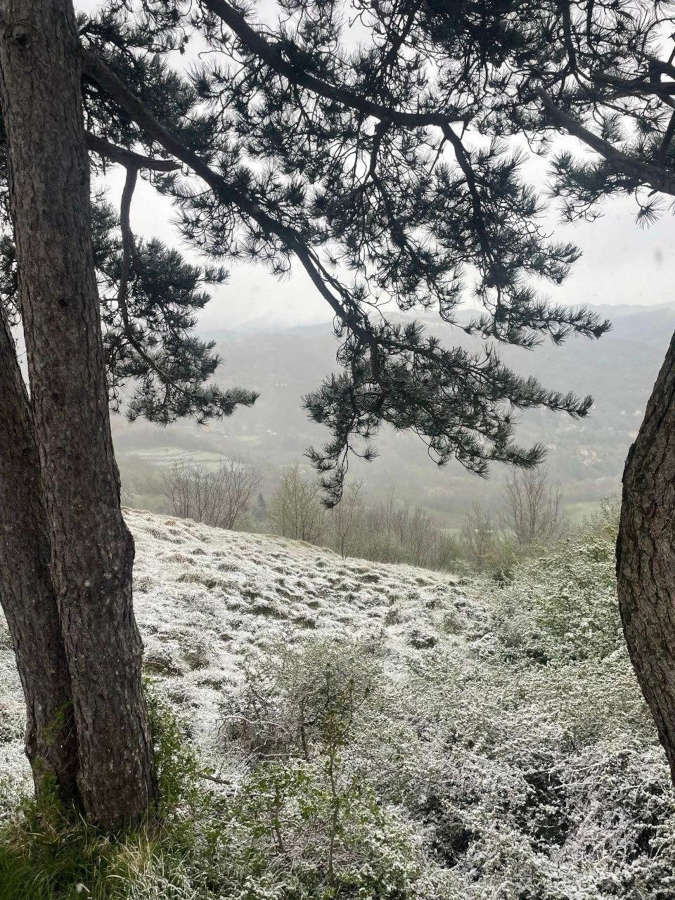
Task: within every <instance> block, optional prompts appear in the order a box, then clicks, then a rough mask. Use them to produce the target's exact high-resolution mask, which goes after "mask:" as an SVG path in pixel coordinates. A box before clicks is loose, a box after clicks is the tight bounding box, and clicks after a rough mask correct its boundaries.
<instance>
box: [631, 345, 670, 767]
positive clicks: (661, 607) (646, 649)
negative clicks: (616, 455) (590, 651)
mask: <svg viewBox="0 0 675 900" xmlns="http://www.w3.org/2000/svg"><path fill="white" fill-rule="evenodd" d="M616 573H617V579H618V591H619V606H620V609H621V618H622V621H623V629H624V634H625V636H626V642H627V644H628V650H629V652H630V657H631V660H632V662H633V667H634V668H635V672H636V674H637V677H638V681H639V682H640V687H641V688H642V692H643V694H644V696H645V699H646V700H647V703H648V704H649V708H650V709H651V711H652V715H653V716H654V719H655V721H656V726H657V729H658V733H659V737H660V739H661V743H662V744H663V746H664V747H665V749H666V753H667V755H668V761H669V763H670V769H671V775H672V778H673V782H674V783H675V335H673V338H672V340H671V342H670V347H669V349H668V353H667V355H666V360H665V362H664V364H663V367H662V369H661V371H660V373H659V376H658V378H657V380H656V384H655V385H654V390H653V392H652V395H651V397H650V398H649V403H648V404H647V412H646V413H645V418H644V421H643V423H642V426H641V427H640V431H639V433H638V436H637V438H636V440H635V443H634V444H633V446H632V447H631V449H630V452H629V454H628V459H627V460H626V467H625V470H624V474H623V497H622V503H621V523H620V526H619V539H618V541H617V547H616Z"/></svg>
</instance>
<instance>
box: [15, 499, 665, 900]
mask: <svg viewBox="0 0 675 900" xmlns="http://www.w3.org/2000/svg"><path fill="white" fill-rule="evenodd" d="M126 516H127V521H128V523H129V525H130V527H131V529H132V531H133V533H134V537H135V539H136V567H135V572H134V580H135V605H136V614H137V618H138V621H139V625H140V628H141V632H142V635H143V639H144V642H145V647H146V655H145V663H146V671H147V674H148V676H149V677H150V678H151V680H152V683H153V691H154V692H155V693H156V694H158V695H159V696H161V697H162V698H164V699H165V700H166V701H168V702H169V704H170V705H171V706H172V707H173V709H174V710H175V711H176V713H177V714H178V715H179V716H180V718H181V719H182V721H184V722H185V724H186V728H187V733H188V735H189V737H190V738H191V740H192V741H193V743H194V746H195V748H196V753H197V758H198V760H199V765H200V767H201V768H203V769H204V770H209V771H210V772H212V773H215V776H216V778H217V779H218V781H217V783H215V784H213V789H214V790H216V791H217V792H219V794H220V799H219V800H218V802H219V803H221V804H223V806H221V807H219V809H220V812H219V814H218V815H219V816H220V817H221V818H222V822H223V829H222V834H221V833H220V832H219V831H218V827H217V825H216V824H214V823H213V822H211V824H210V825H209V826H208V841H207V837H204V836H202V838H200V839H199V840H200V841H202V842H204V841H207V843H208V847H209V850H208V859H207V856H206V855H203V856H202V857H201V860H202V862H201V863H200V861H199V860H200V857H199V855H198V854H197V855H196V856H195V862H194V865H195V866H196V867H197V869H194V868H193V869H191V868H190V865H187V864H186V863H185V861H184V860H182V861H181V863H180V866H177V864H175V861H174V862H173V863H171V861H170V860H167V859H165V858H164V857H162V856H161V854H160V855H157V854H154V855H152V858H151V859H150V858H146V857H144V858H143V859H142V860H141V861H139V864H138V868H139V874H138V878H137V883H136V884H135V886H134V887H133V889H132V887H129V889H128V892H127V893H125V894H119V893H118V894H116V895H115V896H125V897H132V896H133V897H136V896H138V897H146V896H147V897H155V896H157V897H159V896H176V897H191V898H195V900H197V898H216V897H219V898H220V897H222V898H225V897H228V898H229V897H232V898H235V897H237V898H240V900H244V898H245V900H262V898H275V900H282V898H284V897H289V898H292V897H307V898H312V897H317V898H319V897H325V898H328V897H332V896H336V895H335V894H334V893H333V894H332V893H330V891H331V890H334V886H335V884H336V883H338V882H337V881H336V879H338V880H339V879H342V881H340V882H339V883H340V885H341V887H340V892H339V894H338V895H339V896H345V897H346V896H359V897H373V898H375V897H392V898H394V897H397V898H403V897H417V898H429V900H432V898H435V897H439V898H443V897H445V898H451V900H460V898H462V900H463V898H505V900H511V898H513V900H595V898H610V897H625V898H631V900H646V898H654V900H667V898H672V897H675V879H674V876H673V872H674V871H675V805H674V804H673V800H672V794H671V791H670V786H669V781H668V776H667V769H666V765H665V762H664V758H663V753H662V751H661V749H660V747H659V745H658V744H657V742H656V738H655V734H654V729H653V726H652V723H651V720H650V718H649V716H648V714H647V712H646V710H645V707H644V703H643V701H642V698H641V695H640V693H639V690H638V688H637V685H636V683H635V680H634V677H633V674H632V671H631V668H630V664H629V661H628V659H627V656H626V653H625V650H624V649H623V645H622V639H621V635H620V629H619V623H618V617H617V612H616V604H615V598H614V583H613V574H612V569H613V566H612V534H611V529H610V528H608V527H607V525H606V524H602V523H597V524H596V526H595V527H594V528H593V529H588V530H587V531H586V532H585V533H581V534H579V535H578V536H577V537H576V538H575V539H574V540H573V541H570V542H568V544H567V545H566V546H562V547H561V548H559V549H558V550H556V552H555V553H553V554H552V555H551V556H550V557H548V558H547V559H542V560H537V561H534V562H531V563H527V564H524V565H522V566H520V567H518V568H517V569H516V570H515V572H514V579H513V581H512V582H510V583H508V584H501V585H500V584H497V583H496V582H494V581H491V580H488V579H483V580H479V579H475V580H469V579H466V578H457V577H453V576H449V575H447V574H439V573H435V572H430V571H426V570H422V569H415V568H412V567H409V566H402V565H385V564H375V563H371V562H364V561H360V560H355V559H348V560H342V559H341V558H340V557H338V556H336V555H335V554H334V553H332V552H331V551H327V550H321V549H318V548H316V547H313V546H310V545H306V544H302V543H299V542H294V541H290V540H286V539H283V538H278V537H271V536H264V535H251V534H242V533H237V532H227V531H222V530H219V529H213V528H208V527H206V526H204V525H201V524H198V523H195V522H192V521H187V520H180V519H175V518H167V517H165V516H156V515H151V514H149V513H145V512H139V511H133V510H128V511H127V512H126ZM364 672H365V673H367V677H368V679H369V680H368V685H367V690H366V689H364V688H363V683H364V682H363V679H364V678H365V677H366V676H365V675H364ZM0 684H1V686H2V693H1V694H0V782H1V781H2V778H3V776H4V778H5V789H4V791H3V790H2V789H0V798H3V797H4V801H3V800H2V799H0V817H1V816H2V814H3V806H2V803H3V802H4V810H5V814H7V811H8V806H9V805H10V804H11V802H12V798H13V797H14V796H15V795H16V792H17V790H18V787H19V785H20V784H21V783H22V782H23V783H24V784H25V785H26V786H27V785H28V770H27V766H26V764H25V761H24V759H23V755H22V747H21V728H22V719H23V709H22V702H21V694H20V688H19V682H18V678H17V677H16V674H15V672H14V664H13V658H12V654H11V649H10V646H9V642H8V640H7V637H6V630H3V625H2V624H0ZM322 685H323V688H322ZM355 685H356V687H354V686H355ZM322 690H323V691H324V693H321V691H322ZM326 691H327V692H328V693H326ZM331 691H333V693H331ZM317 703H318V706H317ZM312 704H314V706H312ZM310 708H312V709H314V712H312V713H311V715H310V714H309V713H307V710H308V709H310ZM316 709H318V710H319V713H317V712H316ZM322 710H323V712H321V711H322ZM326 710H328V712H329V714H327V713H326V712H325V711H326ZM305 720H306V722H305ZM303 723H305V724H303ZM307 723H309V724H307ZM301 726H302V727H301ZM336 736H337V737H336ZM331 741H332V742H333V744H334V745H335V746H334V747H333V751H334V756H335V759H334V762H335V772H334V775H335V777H334V778H333V779H332V783H331V781H330V779H328V780H327V774H326V773H327V771H328V765H329V762H330V759H331V755H330V754H331V753H332V752H333V751H331V750H330V747H331V746H332V744H331ZM266 748H267V749H266ZM270 748H272V749H270ZM268 751H269V752H268ZM206 783H207V784H212V782H206ZM336 809H337V810H338V812H339V816H342V819H338V827H337V834H338V837H337V838H335V833H336V829H335V827H333V826H330V821H333V816H334V815H335V810H336ZM270 823H272V824H270ZM327 823H329V824H327ZM205 827H206V826H205ZM331 834H332V835H333V838H331ZM331 844H335V846H334V848H333V849H334V853H335V866H336V873H337V874H334V875H333V876H332V877H331V876H329V874H327V872H328V870H327V866H328V862H327V859H328V856H327V853H328V850H327V848H328V847H329V846H330V845H331ZM202 852H203V846H202ZM207 863H208V867H209V872H210V874H209V877H208V878H207V877H206V875H204V873H203V872H202V873H201V875H200V874H199V873H198V871H197V870H198V869H199V866H200V865H201V866H202V867H205V866H207ZM140 869H142V870H143V871H142V872H140ZM338 870H339V871H338ZM200 871H201V870H200ZM214 873H215V874H214ZM218 873H222V874H221V875H219V874H218ZM386 873H388V874H386ZM202 876H203V877H202ZM153 879H154V880H153ZM179 882H180V884H179ZM214 885H216V886H215V887H214ZM359 891H360V893H359ZM111 896H112V895H111Z"/></svg>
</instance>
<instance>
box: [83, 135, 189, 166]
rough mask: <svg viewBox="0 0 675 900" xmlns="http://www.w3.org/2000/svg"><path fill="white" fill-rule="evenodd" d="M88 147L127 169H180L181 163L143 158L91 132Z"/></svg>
mask: <svg viewBox="0 0 675 900" xmlns="http://www.w3.org/2000/svg"><path fill="white" fill-rule="evenodd" d="M87 146H88V147H89V149H90V150H93V151H94V152H95V153H98V154H99V155H100V156H104V157H105V158H106V159H110V160H112V161H113V162H116V163H120V164H121V165H123V166H127V167H130V166H132V167H135V168H136V169H150V170H152V171H153V172H174V171H175V170H176V169H180V165H179V163H177V162H174V161H173V160H172V159H154V158H153V157H151V156H143V155H142V154H140V153H134V152H133V151H132V150H126V149H125V148H124V147H117V146H116V145H115V144H111V143H110V142H109V141H106V140H104V139H103V138H100V137H98V136H97V135H95V134H91V132H87Z"/></svg>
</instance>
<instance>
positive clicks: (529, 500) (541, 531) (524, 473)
mask: <svg viewBox="0 0 675 900" xmlns="http://www.w3.org/2000/svg"><path fill="white" fill-rule="evenodd" d="M500 524H501V525H502V527H503V528H505V529H506V530H508V531H509V532H512V533H513V534H514V535H515V538H516V541H517V543H518V546H519V547H520V548H521V549H523V548H525V547H531V546H532V545H533V544H540V543H544V542H546V541H550V540H555V539H556V538H558V537H560V535H561V534H562V533H563V531H564V529H565V517H564V514H563V512H562V509H561V507H560V488H559V487H558V486H557V485H552V484H551V483H550V481H549V472H548V469H546V468H542V467H538V468H536V469H514V470H513V471H511V472H510V473H509V477H508V478H507V480H506V484H505V485H504V504H503V507H502V510H501V514H500Z"/></svg>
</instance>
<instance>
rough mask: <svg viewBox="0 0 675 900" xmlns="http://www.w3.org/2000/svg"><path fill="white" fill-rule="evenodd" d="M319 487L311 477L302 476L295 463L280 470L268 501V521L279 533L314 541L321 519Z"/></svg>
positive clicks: (322, 523) (297, 538)
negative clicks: (280, 474)
mask: <svg viewBox="0 0 675 900" xmlns="http://www.w3.org/2000/svg"><path fill="white" fill-rule="evenodd" d="M320 491H321V488H320V486H319V484H318V483H317V482H316V481H315V480H313V479H307V478H303V476H302V474H301V473H300V469H299V468H298V466H294V467H293V468H292V469H289V470H288V471H287V472H286V473H285V474H284V476H283V477H282V479H281V483H280V484H279V487H278V489H277V492H276V494H275V495H274V497H273V498H272V503H271V517H272V522H273V523H274V526H275V528H276V530H277V531H278V533H279V534H282V535H283V536H284V537H289V538H294V539H295V540H299V541H308V542H309V543H314V544H315V543H317V542H318V540H319V538H320V537H321V533H322V532H323V528H324V519H325V511H324V507H323V506H322V504H321V499H320Z"/></svg>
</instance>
